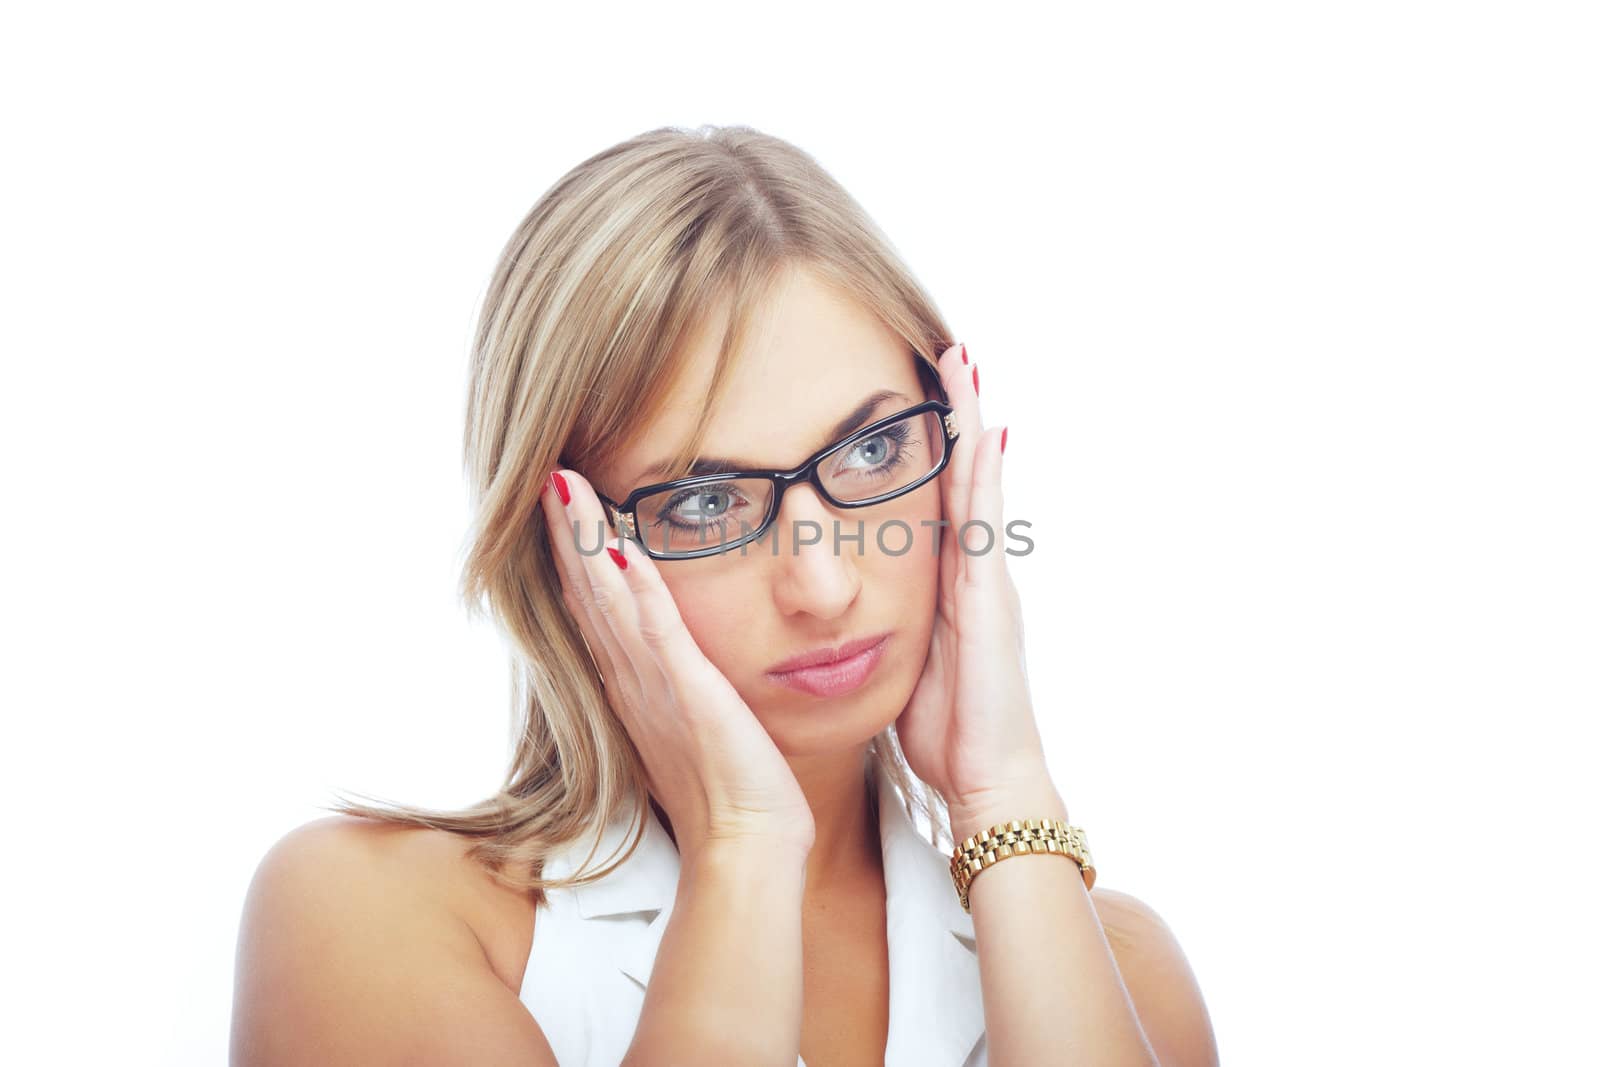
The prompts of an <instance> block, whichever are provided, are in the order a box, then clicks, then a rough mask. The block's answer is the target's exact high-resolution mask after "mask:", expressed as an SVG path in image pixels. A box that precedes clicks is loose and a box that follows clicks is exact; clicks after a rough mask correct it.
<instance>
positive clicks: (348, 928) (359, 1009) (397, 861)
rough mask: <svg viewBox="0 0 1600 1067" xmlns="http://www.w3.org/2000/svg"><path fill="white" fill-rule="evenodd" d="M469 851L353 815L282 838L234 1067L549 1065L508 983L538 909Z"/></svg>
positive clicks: (246, 949)
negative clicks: (294, 1066)
mask: <svg viewBox="0 0 1600 1067" xmlns="http://www.w3.org/2000/svg"><path fill="white" fill-rule="evenodd" d="M466 847H467V842H466V841H465V840H464V839H462V838H460V837H458V836H457V835H454V834H449V833H446V832H444V831H434V830H424V829H413V828H407V827H396V826H390V825H386V824H382V823H379V822H376V821H374V820H368V819H360V818H355V817H351V816H344V815H335V816H330V817H327V818H322V819H316V820H314V821H312V822H308V823H306V824H304V825H302V826H299V827H296V828H295V829H294V830H291V831H290V832H289V833H287V834H285V835H284V836H283V837H282V838H280V839H279V840H278V841H277V842H276V843H275V844H274V845H273V846H272V847H271V848H270V849H269V850H268V851H267V853H266V855H265V856H264V857H263V858H262V860H261V862H260V864H259V865H258V866H257V869H256V872H255V876H254V878H253V879H252V881H251V883H250V888H249V891H248V893H247V894H246V897H245V904H244V913H243V917H242V919H241V922H240V928H239V940H238V954H237V962H236V967H235V981H234V1018H233V1033H232V1049H231V1062H233V1063H235V1064H262V1065H269V1064H280V1063H285V1064H286V1063H306V1062H317V1063H329V1064H343V1063H369V1062H406V1063H449V1062H462V1061H467V1060H470V1061H471V1062H474V1063H502V1062H504V1063H513V1062H521V1063H531V1064H554V1063H555V1059H554V1057H553V1055H552V1054H551V1052H550V1048H549V1045H548V1043H547V1042H546V1041H545V1039H544V1036H543V1034H542V1032H541V1031H540V1030H539V1027H538V1025H537V1024H536V1023H535V1022H534V1020H533V1018H532V1017H531V1016H530V1015H529V1014H528V1012H527V1010H526V1008H525V1007H524V1005H523V1004H522V1002H521V1001H520V1000H519V999H518V997H517V993H516V985H515V984H514V983H520V972H521V967H522V965H523V963H525V961H526V959H527V956H526V949H527V945H528V943H529V940H528V939H531V936H532V908H531V904H530V903H528V902H526V901H525V900H523V899H522V898H521V896H520V894H516V893H515V892H514V891H512V890H509V889H507V888H505V887H503V886H500V885H499V883H497V882H495V881H494V880H493V879H492V878H490V877H489V875H488V874H487V872H483V871H481V869H480V868H478V867H477V865H476V864H475V863H473V862H472V861H471V860H470V859H469V858H468V857H467V856H466V854H465V853H466ZM519 924H520V925H519ZM521 927H526V933H527V938H528V939H523V937H522V930H521ZM519 940H520V941H521V943H522V951H523V955H522V959H521V960H520V961H519V960H517V959H516V958H515V953H516V947H515V945H516V942H517V941H519ZM513 971H514V972H515V973H514V974H513V973H508V972H513Z"/></svg>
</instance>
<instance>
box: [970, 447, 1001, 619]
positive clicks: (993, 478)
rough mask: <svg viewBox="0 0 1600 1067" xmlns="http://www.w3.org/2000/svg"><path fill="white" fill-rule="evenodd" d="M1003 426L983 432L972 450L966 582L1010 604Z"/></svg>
mask: <svg viewBox="0 0 1600 1067" xmlns="http://www.w3.org/2000/svg"><path fill="white" fill-rule="evenodd" d="M1005 433H1006V430H1005V427H996V428H994V429H990V430H985V431H984V432H983V434H982V435H981V437H980V438H979V439H978V442H977V446H976V447H975V448H974V449H973V462H972V486H971V490H970V494H969V496H968V516H967V518H968V521H969V522H971V523H972V524H973V525H972V528H971V529H970V531H969V532H968V535H967V537H966V539H965V541H966V544H967V551H966V553H965V554H966V556H967V567H966V579H967V581H969V582H974V583H977V582H981V583H983V584H984V585H985V586H986V587H987V588H991V589H993V590H994V592H995V595H996V596H997V597H1001V598H1003V599H1004V600H1005V601H1006V602H1008V603H1009V600H1010V590H1009V588H1007V580H1006V573H1007V572H1006V557H1005V525H1004V524H1005V498H1004V494H1003V493H1002V492H1001V488H1000V474H1001V467H1002V452H1003V451H1004V450H1003V449H1002V447H1001V445H1002V442H1003V440H1004V435H1005Z"/></svg>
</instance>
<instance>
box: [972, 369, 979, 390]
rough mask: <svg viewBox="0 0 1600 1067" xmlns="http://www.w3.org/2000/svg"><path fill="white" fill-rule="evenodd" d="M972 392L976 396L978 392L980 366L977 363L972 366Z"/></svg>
mask: <svg viewBox="0 0 1600 1067" xmlns="http://www.w3.org/2000/svg"><path fill="white" fill-rule="evenodd" d="M972 393H973V395H974V396H976V395H977V393H978V368H977V365H976V364H974V365H973V368H972Z"/></svg>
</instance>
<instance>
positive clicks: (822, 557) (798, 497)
mask: <svg viewBox="0 0 1600 1067" xmlns="http://www.w3.org/2000/svg"><path fill="white" fill-rule="evenodd" d="M836 523H837V524H838V526H839V527H840V529H839V530H838V531H836V530H835V524H836ZM855 528H856V523H855V522H854V521H849V522H844V521H841V520H839V519H838V516H837V515H836V514H835V512H834V511H833V509H832V508H830V507H829V506H828V504H827V502H826V501H825V500H823V499H822V498H821V497H820V496H818V495H817V492H816V490H815V489H814V488H813V487H811V486H809V485H797V486H794V487H792V488H791V489H789V490H788V492H786V493H784V494H783V506H782V507H781V508H780V509H779V510H778V519H777V522H776V524H775V525H774V529H773V530H772V532H771V536H774V537H776V538H777V539H778V543H777V555H776V557H775V558H774V559H773V560H772V563H773V574H774V575H775V578H774V582H773V597H774V599H775V600H776V601H777V604H778V608H779V609H780V610H781V611H782V612H783V613H784V614H785V615H799V614H806V615H815V616H816V617H817V618H820V619H831V618H835V617H837V616H839V615H842V614H843V613H844V612H845V611H847V610H849V607H850V605H851V604H853V603H855V599H856V596H857V594H859V593H860V592H861V573H860V570H859V569H858V568H857V566H856V560H855V554H856V553H857V552H859V551H864V546H861V547H858V545H859V542H857V541H856V540H854V539H853V536H852V535H853V533H854V531H855ZM847 537H849V538H851V539H848V540H847V539H846V538H847ZM767 551H769V552H770V551H772V548H771V547H770V546H769V547H768V548H767Z"/></svg>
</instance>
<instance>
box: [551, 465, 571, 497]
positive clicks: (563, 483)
mask: <svg viewBox="0 0 1600 1067" xmlns="http://www.w3.org/2000/svg"><path fill="white" fill-rule="evenodd" d="M550 484H551V485H553V486H555V487H556V496H558V497H560V498H561V503H562V504H563V505H565V504H570V503H572V492H571V491H570V490H569V489H568V488H567V480H566V479H565V478H563V477H561V472H560V471H551V472H550Z"/></svg>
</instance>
